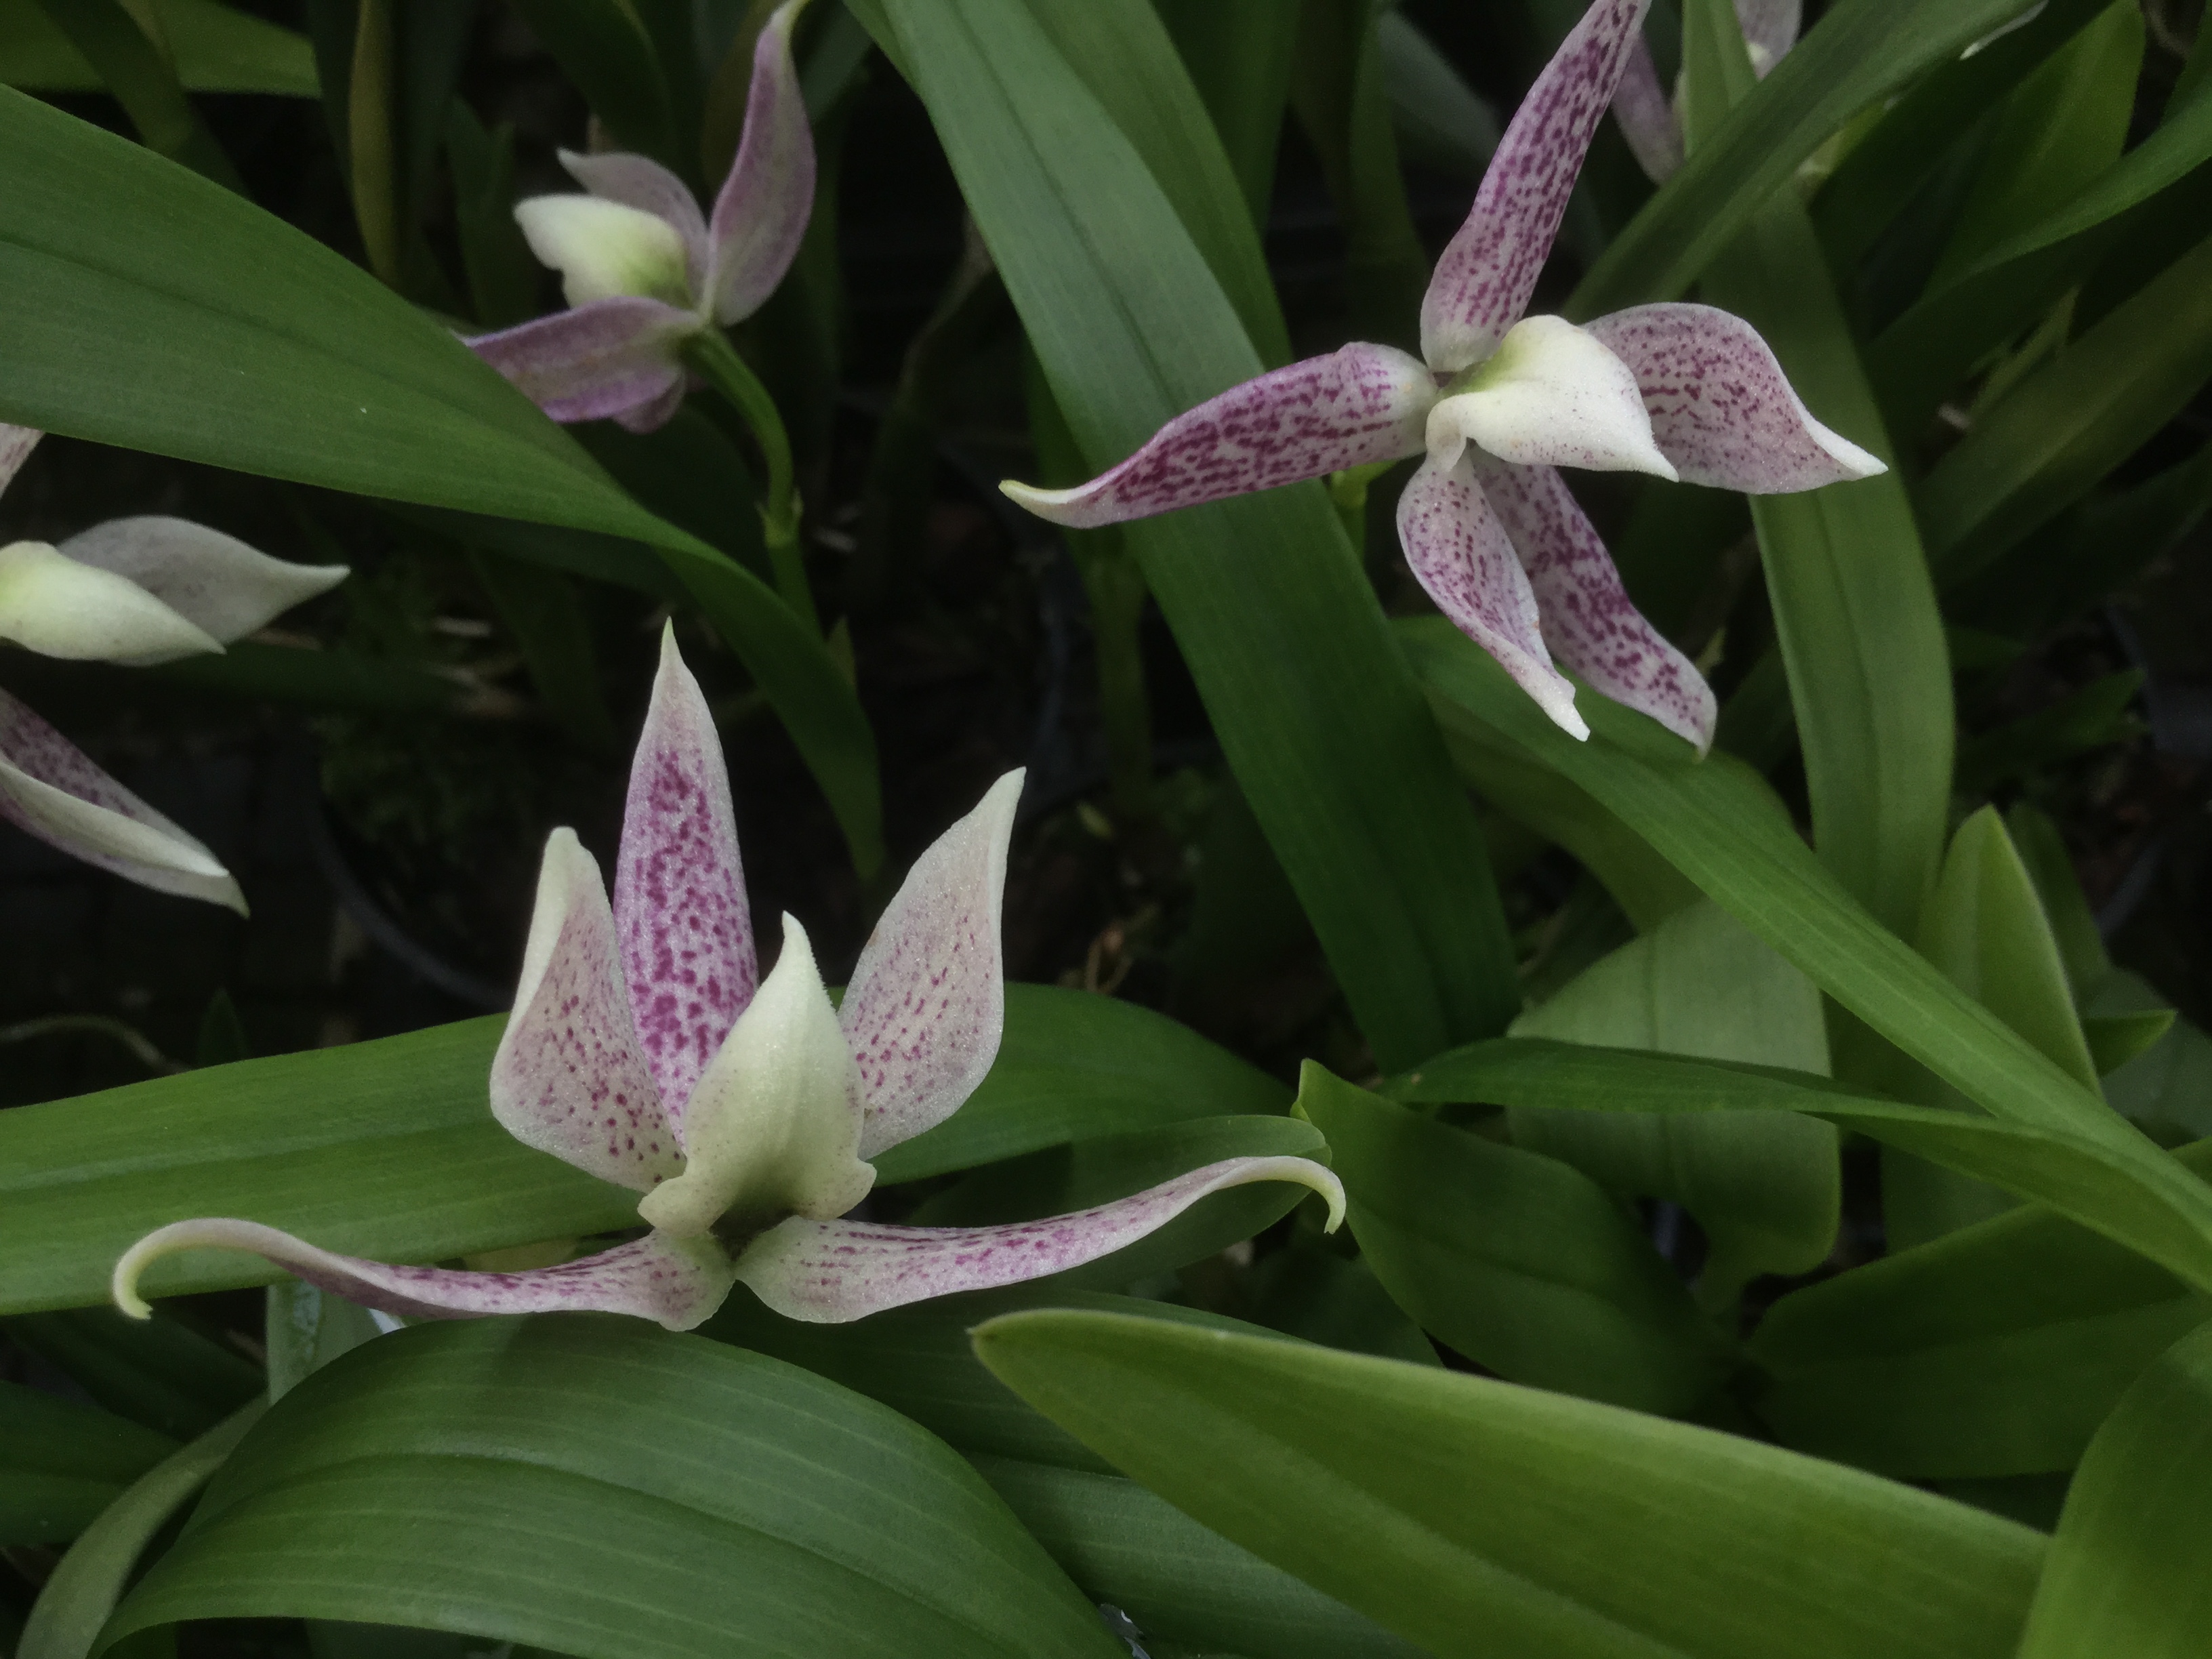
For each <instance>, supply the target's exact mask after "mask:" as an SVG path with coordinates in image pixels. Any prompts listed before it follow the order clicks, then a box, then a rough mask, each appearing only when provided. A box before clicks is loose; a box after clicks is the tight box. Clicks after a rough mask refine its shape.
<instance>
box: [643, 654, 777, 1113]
mask: <svg viewBox="0 0 2212 1659" xmlns="http://www.w3.org/2000/svg"><path fill="white" fill-rule="evenodd" d="M615 927H616V930H617V933H619V934H620V936H621V939H622V961H623V976H624V978H625V979H626V980H627V981H628V983H629V999H630V1007H631V1010H632V1012H634V1013H635V1016H636V1019H637V1039H638V1043H639V1046H640V1047H641V1048H643V1050H644V1051H645V1059H646V1063H647V1065H648V1066H651V1067H652V1068H653V1079H654V1081H655V1082H657V1083H658V1084H659V1085H660V1098H661V1102H662V1104H663V1105H665V1107H666V1108H667V1110H668V1115H669V1119H670V1121H671V1122H673V1123H674V1124H675V1125H676V1126H677V1130H678V1133H679V1135H680V1134H681V1133H682V1132H683V1127H684V1103H685V1102H687V1101H689V1100H690V1098H691V1091H692V1090H693V1088H694V1087H696V1085H697V1084H698V1081H699V1074H700V1073H702V1072H703V1071H705V1070H706V1069H707V1064H708V1061H709V1060H713V1059H714V1054H715V1051H716V1050H717V1049H719V1048H720V1047H721V1046H722V1039H723V1038H725V1037H726V1036H729V1034H730V1028H731V1027H732V1025H734V1024H737V1020H738V1015H739V1014H741V1013H743V1012H744V1009H745V1005H746V1004H747V1003H749V1002H750V1001H751V1000H752V998H753V988H754V987H755V986H756V985H757V983H758V982H759V979H760V969H759V967H758V965H757V962H756V960H755V957H754V954H753V922H752V911H751V908H750V906H749V904H748V903H747V902H746V899H745V872H744V865H743V862H742V861H741V860H740V858H739V856H738V821H737V813H736V811H735V809H734V808H733V807H732V805H731V801H730V775H729V769H728V768H727V767H726V765H725V764H724V763H723V760H722V740H721V738H720V735H719V734H718V733H717V732H716V731H715V730H714V715H713V714H711V713H710V712H708V708H707V699H706V697H705V696H703V695H702V693H701V692H700V690H699V682H698V681H697V680H696V679H694V678H692V675H691V671H690V669H689V668H687V667H685V666H684V658H683V654H682V653H680V652H678V650H677V648H676V632H675V629H673V628H672V627H671V628H664V629H662V630H661V635H660V667H659V672H658V673H657V674H655V676H654V677H653V701H652V702H651V704H650V705H649V707H648V708H647V711H646V716H645V730H644V731H643V732H641V734H640V735H639V737H638V740H637V749H636V750H635V754H634V755H633V757H632V758H631V760H630V769H629V799H628V801H627V803H626V804H625V805H624V807H623V834H622V850H621V852H620V854H618V855H617V859H616V861H615Z"/></svg>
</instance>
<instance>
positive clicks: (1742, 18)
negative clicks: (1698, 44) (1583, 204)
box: [1613, 0, 1803, 185]
mask: <svg viewBox="0 0 2212 1659" xmlns="http://www.w3.org/2000/svg"><path fill="white" fill-rule="evenodd" d="M1802 9H1803V8H1802V0H1735V21H1736V24H1737V26H1738V27H1740V28H1741V29H1742V30H1743V43H1744V46H1746V48H1747V49H1748V51H1749V52H1750V53H1751V67H1752V69H1753V71H1754V72H1755V73H1756V74H1757V75H1758V76H1759V79H1760V80H1762V81H1763V80H1765V78H1766V72H1767V71H1768V70H1771V69H1772V68H1773V67H1774V66H1775V65H1776V64H1778V63H1780V62H1781V61H1782V58H1783V55H1784V53H1785V52H1788V51H1789V50H1790V47H1792V46H1796V44H1797V30H1798V27H1799V24H1800V22H1801V21H1802ZM1681 91H1682V83H1681V81H1680V77H1679V76H1678V77H1677V78H1676V80H1675V82H1674V95H1673V96H1672V97H1670V96H1668V93H1667V89H1666V88H1664V87H1662V85H1661V84H1660V82H1659V65H1658V64H1657V62H1656V60H1655V59H1654V58H1652V56H1651V47H1650V43H1649V42H1648V41H1646V40H1644V32H1643V30H1641V29H1638V31H1637V32H1636V34H1635V36H1634V38H1633V39H1632V40H1631V41H1630V42H1629V49H1628V63H1627V66H1626V68H1625V69H1624V70H1622V71H1621V76H1620V86H1619V87H1618V88H1616V89H1615V90H1614V92H1613V119H1614V120H1616V121H1618V122H1620V136H1621V137H1624V138H1626V140H1627V141H1628V148H1629V150H1630V152H1631V153H1632V154H1633V155H1635V157H1636V164H1637V166H1638V167H1642V168H1643V169H1644V173H1645V174H1646V175H1647V176H1648V177H1649V178H1650V180H1651V182H1652V183H1653V184H1655V185H1663V184H1665V183H1666V182H1667V181H1668V179H1671V178H1673V177H1674V174H1675V173H1679V172H1680V170H1681V167H1682V158H1683V155H1684V154H1685V150H1684V146H1683V143H1682V121H1681V118H1680V115H1678V114H1677V113H1676V112H1675V101H1676V100H1677V99H1679V98H1680V96H1681Z"/></svg>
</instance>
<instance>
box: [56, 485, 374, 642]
mask: <svg viewBox="0 0 2212 1659" xmlns="http://www.w3.org/2000/svg"><path fill="white" fill-rule="evenodd" d="M60 551H61V552H62V553H63V554H64V556H66V557H69V558H71V559H74V560H76V562H78V563H79V564H85V565H90V566H92V567H93V568H95V569H99V570H106V571H112V573H114V574H116V575H118V576H121V577H124V578H125V579H127V580H130V581H131V582H134V583H136V584H137V586H140V587H143V588H144V589H145V590H146V592H149V593H151V594H152V595H153V596H154V597H155V599H159V600H161V603H162V604H164V605H167V606H168V607H169V608H170V609H171V610H172V611H175V612H176V613H177V614H178V615H179V616H180V617H183V618H184V619H185V621H187V622H189V623H192V624H193V625H194V626H195V627H197V628H201V629H205V630H206V632H207V633H208V634H209V635H210V636H211V637H213V638H215V639H217V640H220V641H222V642H223V643H224V644H226V645H228V643H230V641H233V640H242V639H244V638H245V637H246V635H248V634H251V633H252V632H253V631H254V629H258V628H262V627H265V626H267V625H268V623H270V622H272V621H274V620H275V619H276V617H278V616H280V615H282V614H283V612H285V611H289V610H290V609H291V608H292V607H293V606H294V605H301V604H304V603H305V602H306V601H307V600H309V599H313V598H314V597H315V596H316V595H317V594H319V593H326V592H329V591H330V590H331V588H333V587H336V586H337V585H338V584H339V583H340V582H342V581H343V580H345V579H346V576H347V574H348V572H347V568H346V567H345V566H344V565H342V564H293V563H291V562H289V561H288V560H284V559H272V558H270V556H268V555H267V554H266V553H264V552H262V551H260V550H258V549H257V548H252V547H249V546H247V545H246V544H245V543H244V542H242V541H240V540H239V539H238V538H237V537H235V536H227V535H225V534H224V533H223V532H222V531H220V530H215V529H210V527H209V526H206V525H204V524H195V523H193V522H192V521H191V520H190V519H172V518H166V517H163V516H161V515H159V514H147V515H144V516H143V517H137V518H129V519H110V520H108V521H107V522H106V523H105V524H96V525H94V526H93V527H92V528H91V529H89V530H87V531H82V532H79V533H78V534H76V535H74V536H72V537H70V538H69V539H68V540H67V541H65V542H64V543H63V544H61V548H60ZM126 660H133V661H137V662H141V663H143V662H149V661H166V660H167V657H160V658H143V657H142V658H137V659H126Z"/></svg>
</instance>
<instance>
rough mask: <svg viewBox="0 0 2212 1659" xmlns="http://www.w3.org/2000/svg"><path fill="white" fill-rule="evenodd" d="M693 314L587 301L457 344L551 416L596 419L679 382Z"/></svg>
mask: <svg viewBox="0 0 2212 1659" xmlns="http://www.w3.org/2000/svg"><path fill="white" fill-rule="evenodd" d="M699 327H700V322H699V319H698V318H696V317H695V316H693V315H692V314H691V313H690V312H687V311H679V310H678V309H677V308H676V307H674V306H669V305H663V304H662V303H661V302H660V301H658V300H639V299H631V298H617V299H611V300H594V301H592V302H591V303H590V304H589V305H581V306H578V307H576V308H575V309H574V310H573V311H562V312H556V313H554V314H553V315H552V316H550V317H540V318H538V319H537V320H535V321H534V322H528V323H522V324H519V325H516V326H515V327H513V328H508V329H502V330H501V331H499V332H498V333H496V334H479V335H477V336H476V337H474V338H473V339H470V340H466V341H465V342H464V343H465V345H467V347H468V348H469V349H470V350H471V351H473V352H475V353H476V354H477V356H479V357H481V358H483V360H484V361H485V362H488V363H489V364H490V365H491V366H492V367H493V368H495V369H497V370H498V371H499V372H500V373H501V374H504V375H505V376H507V379H508V380H512V381H513V382H514V384H515V386H516V387H517V388H518V389H520V391H521V392H522V394H523V395H524V396H525V397H526V398H529V399H530V401H531V402H532V403H534V404H537V405H538V408H540V409H542V410H544V411H545V412H546V413H547V414H548V415H550V416H552V417H553V418H554V419H555V420H556V421H598V420H604V419H605V418H606V417H607V416H611V415H620V414H622V413H623V412H624V411H625V410H633V409H636V408H638V407H639V406H640V405H641V404H653V403H656V402H657V401H658V400H659V399H661V398H665V397H666V396H667V395H668V390H669V388H670V387H671V386H678V387H680V386H682V385H683V384H684V368H683V364H682V362H680V360H679V358H678V350H679V349H680V347H681V346H682V344H683V342H684V337H685V336H686V335H688V334H691V333H694V332H696V331H697V330H698V328H699Z"/></svg>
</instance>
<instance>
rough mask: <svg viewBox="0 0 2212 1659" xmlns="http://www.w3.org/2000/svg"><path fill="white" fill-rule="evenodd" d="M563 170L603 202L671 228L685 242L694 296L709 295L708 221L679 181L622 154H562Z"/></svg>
mask: <svg viewBox="0 0 2212 1659" xmlns="http://www.w3.org/2000/svg"><path fill="white" fill-rule="evenodd" d="M561 165H562V167H566V168H567V169H568V176H569V177H570V178H571V179H574V180H575V181H576V182H577V183H578V184H580V185H582V186H583V187H584V188H585V189H586V190H587V191H591V193H592V195H594V196H596V197H599V199H600V200H601V201H603V202H619V203H621V204H622V205H623V206H624V207H634V208H636V209H638V210H640V211H641V212H644V213H650V214H651V215H653V217H655V218H656V219H660V220H663V221H665V222H666V223H667V224H669V225H670V226H671V227H672V228H674V230H675V232H676V234H677V235H678V236H679V237H681V238H682V239H683V242H684V275H685V276H687V277H688V278H689V280H690V289H691V292H692V293H693V294H694V295H700V294H703V293H705V292H706V291H707V268H708V252H707V221H706V219H705V217H704V216H702V214H701V213H700V211H699V202H698V198H697V197H695V196H693V195H692V194H691V191H690V188H689V187H688V186H687V185H685V184H684V181H683V180H682V179H679V178H678V177H677V176H676V175H675V174H674V173H671V172H670V171H669V170H668V169H667V168H666V167H663V166H661V165H660V163H659V162H658V161H654V160H653V158H652V157H650V156H647V155H629V154H628V153H627V152H623V151H614V152H611V153H609V154H607V155H580V154H578V153H577V152H576V151H574V150H573V149H564V150H562V152H561Z"/></svg>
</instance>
